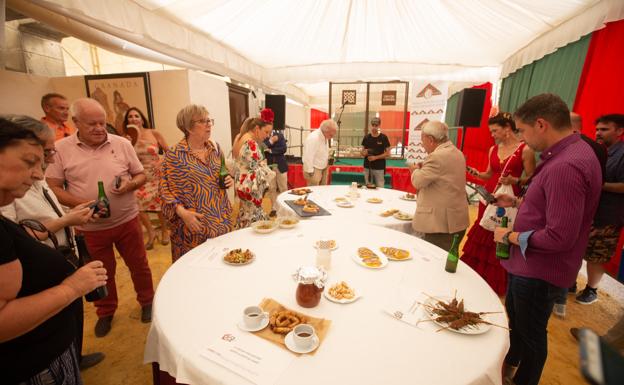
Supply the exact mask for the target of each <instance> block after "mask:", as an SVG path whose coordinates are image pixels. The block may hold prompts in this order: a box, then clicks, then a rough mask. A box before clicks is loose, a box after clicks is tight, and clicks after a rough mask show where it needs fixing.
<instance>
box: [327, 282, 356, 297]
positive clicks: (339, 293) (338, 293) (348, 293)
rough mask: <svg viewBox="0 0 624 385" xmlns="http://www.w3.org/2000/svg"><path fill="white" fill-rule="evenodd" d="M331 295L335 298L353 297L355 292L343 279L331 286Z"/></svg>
mask: <svg viewBox="0 0 624 385" xmlns="http://www.w3.org/2000/svg"><path fill="white" fill-rule="evenodd" d="M329 295H330V296H332V297H333V298H335V299H353V298H354V297H355V292H354V291H353V289H352V288H350V287H349V285H347V283H346V282H345V281H342V282H340V283H337V284H335V285H334V286H332V287H330V288H329Z"/></svg>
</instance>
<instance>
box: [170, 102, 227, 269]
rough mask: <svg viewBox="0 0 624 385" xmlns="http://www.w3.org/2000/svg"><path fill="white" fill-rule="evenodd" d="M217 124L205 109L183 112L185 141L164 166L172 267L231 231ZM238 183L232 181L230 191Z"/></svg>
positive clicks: (196, 107) (179, 118) (181, 125)
mask: <svg viewBox="0 0 624 385" xmlns="http://www.w3.org/2000/svg"><path fill="white" fill-rule="evenodd" d="M213 124H214V120H213V119H211V118H210V116H209V114H208V110H206V108H205V107H204V106H199V105H195V104H191V105H188V106H186V107H184V108H183V109H182V110H180V112H178V116H177V119H176V125H177V126H178V128H179V129H180V131H182V132H183V133H184V139H182V140H181V141H180V142H178V144H177V145H175V146H174V147H172V148H171V149H170V150H169V151H167V154H166V155H165V159H164V161H163V164H162V169H161V177H160V188H159V191H160V198H161V200H162V213H163V215H164V216H165V218H167V220H168V221H169V224H170V228H171V257H172V259H173V262H175V261H176V260H178V258H180V257H181V256H182V255H184V254H185V253H187V252H188V251H190V250H191V249H193V248H194V247H195V246H198V245H200V244H202V243H204V242H205V241H206V240H207V239H209V238H215V237H218V236H219V235H223V234H225V233H227V232H229V231H231V230H232V219H231V215H232V206H231V204H230V201H229V199H228V197H227V194H226V191H227V190H225V189H221V188H219V171H220V169H221V157H222V156H223V154H222V153H223V151H222V149H221V147H220V146H219V144H217V142H215V141H214V140H212V139H210V134H211V131H212V128H213ZM233 184H234V180H233V179H232V178H231V177H230V176H227V177H226V178H225V185H226V186H227V187H230V186H232V185H233Z"/></svg>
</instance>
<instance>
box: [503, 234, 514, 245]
mask: <svg viewBox="0 0 624 385" xmlns="http://www.w3.org/2000/svg"><path fill="white" fill-rule="evenodd" d="M511 233H513V231H508V232H506V233H505V235H503V239H502V241H503V243H504V244H506V245H509V236H510V235H511Z"/></svg>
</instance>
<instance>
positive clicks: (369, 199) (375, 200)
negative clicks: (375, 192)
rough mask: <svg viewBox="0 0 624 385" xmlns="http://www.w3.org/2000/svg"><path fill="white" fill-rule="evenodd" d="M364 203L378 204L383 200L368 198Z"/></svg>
mask: <svg viewBox="0 0 624 385" xmlns="http://www.w3.org/2000/svg"><path fill="white" fill-rule="evenodd" d="M366 202H368V203H375V204H378V203H381V202H383V199H381V198H368V199H367V200H366Z"/></svg>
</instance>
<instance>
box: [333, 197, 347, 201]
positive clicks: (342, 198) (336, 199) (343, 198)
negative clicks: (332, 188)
mask: <svg viewBox="0 0 624 385" xmlns="http://www.w3.org/2000/svg"><path fill="white" fill-rule="evenodd" d="M348 200H349V198H347V197H336V198H334V202H346V201H348Z"/></svg>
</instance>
